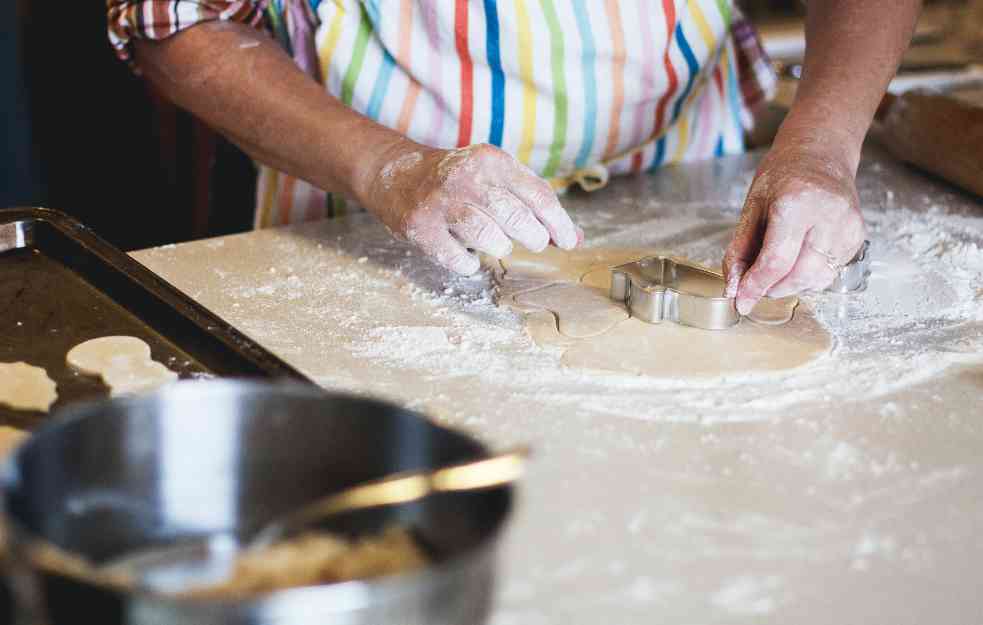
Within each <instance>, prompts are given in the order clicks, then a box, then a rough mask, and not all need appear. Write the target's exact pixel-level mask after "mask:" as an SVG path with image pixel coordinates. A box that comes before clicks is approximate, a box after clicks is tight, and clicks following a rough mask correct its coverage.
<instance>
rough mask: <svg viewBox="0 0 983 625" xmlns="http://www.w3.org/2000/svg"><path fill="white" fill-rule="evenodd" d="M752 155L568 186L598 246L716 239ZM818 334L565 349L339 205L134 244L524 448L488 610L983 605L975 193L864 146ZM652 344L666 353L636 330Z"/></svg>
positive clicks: (541, 613)
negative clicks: (684, 350) (806, 350)
mask: <svg viewBox="0 0 983 625" xmlns="http://www.w3.org/2000/svg"><path fill="white" fill-rule="evenodd" d="M755 162H756V157H755V156H753V155H752V156H747V157H737V158H731V159H726V160H723V161H720V162H716V163H708V164H703V165H695V166H687V167H678V168H670V169H667V170H665V171H663V172H661V173H660V174H658V175H655V176H647V177H642V178H637V179H629V180H623V181H616V182H614V183H613V184H612V185H611V186H610V187H609V188H608V189H605V190H604V191H601V192H599V193H597V194H595V195H591V196H585V195H583V194H573V195H571V196H568V197H566V198H565V199H564V203H565V204H566V205H567V206H568V207H569V208H570V209H571V211H572V212H573V214H574V215H575V216H576V218H577V219H578V220H579V221H580V222H581V224H582V225H583V226H584V227H585V230H586V232H587V235H588V241H589V244H591V245H597V246H607V247H617V246H629V245H632V246H634V245H652V246H657V247H661V248H669V249H672V250H674V251H675V252H676V253H678V254H681V255H686V256H689V257H691V258H693V259H695V260H698V261H704V262H719V260H720V256H721V254H722V247H723V245H725V244H726V242H727V240H728V238H729V236H730V232H731V229H732V228H733V225H734V223H735V220H736V217H737V214H738V212H739V208H740V202H741V199H742V197H743V193H744V192H745V190H746V188H747V186H748V184H749V183H750V180H751V175H752V172H753V168H754V164H755ZM860 181H861V182H860V187H861V197H862V202H863V206H864V209H865V212H866V216H867V218H868V222H869V223H870V226H871V240H872V242H873V247H872V249H873V253H874V259H875V265H874V271H875V274H874V276H873V277H872V280H871V285H870V288H869V289H868V291H867V292H866V293H864V294H863V295H860V296H852V297H848V298H844V297H839V296H825V297H820V298H811V299H809V300H807V304H808V305H811V306H814V307H815V309H816V314H817V315H818V317H819V318H820V319H821V320H822V321H823V323H825V324H826V325H827V326H828V327H829V328H830V330H831V332H832V333H833V335H834V336H835V338H836V347H835V349H834V351H833V353H832V355H831V356H829V357H827V358H825V359H824V360H822V361H820V362H818V363H816V364H815V365H813V366H811V367H809V368H807V369H804V370H801V371H796V372H790V373H787V374H782V375H779V376H774V375H772V376H759V377H752V378H748V379H744V380H739V379H728V380H714V381H712V382H703V383H684V382H680V381H671V380H670V381H665V380H662V381H659V380H649V379H645V378H635V377H631V376H621V375H614V374H599V373H590V372H587V371H571V370H566V369H563V368H562V367H561V365H560V361H559V358H560V357H559V353H558V352H553V351H548V350H542V349H539V348H537V347H535V346H534V345H533V343H532V342H531V340H530V339H529V338H528V337H527V336H526V335H525V333H524V331H523V330H522V327H521V323H520V321H519V319H518V317H516V316H515V315H514V314H512V313H509V312H505V311H502V310H498V309H497V308H495V306H494V304H493V303H492V301H491V290H490V282H489V280H488V276H487V275H486V276H483V277H481V278H480V279H476V280H460V279H454V278H451V277H449V276H448V275H447V274H445V273H443V272H442V271H440V270H438V269H436V268H435V267H434V266H433V265H430V264H429V263H428V262H426V261H424V260H423V259H422V258H421V257H420V256H419V255H417V254H416V253H414V252H412V251H409V250H408V248H406V247H405V246H402V245H400V244H394V243H392V242H390V240H389V238H388V236H387V234H386V233H385V231H384V230H383V229H382V228H381V227H380V226H378V225H377V224H375V223H374V222H373V221H372V220H371V219H368V218H365V217H358V218H353V219H349V220H338V221H335V222H322V223H316V224H309V225H303V226H298V227H292V228H285V229H277V230H269V231H263V232H253V233H248V234H244V235H237V236H231V237H224V238H220V239H213V240H208V241H199V242H194V243H189V244H183V245H178V246H166V247H163V248H157V249H153V250H147V251H143V252H138V253H136V254H135V257H136V258H137V259H138V260H140V261H141V262H142V263H144V264H146V265H147V266H149V267H150V268H151V269H153V270H154V271H156V272H158V273H159V274H161V275H162V276H163V277H164V278H166V279H167V280H169V281H170V282H172V283H173V284H174V285H175V286H177V287H179V288H180V289H182V290H184V291H185V292H187V293H189V294H190V295H192V296H193V297H194V298H195V299H197V300H198V301H200V302H202V303H203V304H204V305H205V306H207V307H208V308H210V309H211V310H213V311H215V312H216V313H218V314H219V315H221V316H222V317H224V318H225V319H227V320H229V321H230V322H232V323H233V324H235V325H236V326H237V327H239V328H240V329H241V330H242V331H244V332H245V333H247V334H249V335H250V336H251V337H253V338H254V339H256V340H257V341H259V342H260V343H261V344H263V345H264V346H266V347H267V348H269V349H270V350H272V351H273V352H274V353H276V354H278V355H279V356H281V357H282V358H284V359H285V360H286V361H287V362H289V363H291V364H292V365H294V366H295V367H297V368H298V369H300V370H301V371H303V372H304V373H305V374H307V375H308V376H310V377H311V379H313V380H315V381H316V382H318V383H319V384H321V385H323V386H325V387H327V388H331V389H343V390H346V391H353V392H357V393H365V394H371V395H375V396H380V397H383V398H386V399H390V400H393V401H396V402H399V403H401V404H404V405H408V406H410V407H412V408H415V409H418V410H421V411H424V412H426V413H427V414H429V415H431V416H432V417H433V418H434V419H436V420H437V421H439V422H442V423H445V424H449V425H451V426H454V427H459V428H463V429H466V430H468V431H470V432H473V433H475V434H476V435H477V436H479V437H480V438H481V439H483V440H484V441H486V442H488V443H490V444H491V445H493V446H496V447H503V446H507V445H510V444H512V443H517V442H528V443H530V444H531V445H532V446H533V447H534V449H535V450H536V456H535V461H534V463H533V465H532V470H531V474H530V476H529V477H528V479H527V480H526V482H525V484H524V486H523V489H522V497H521V502H520V506H519V508H518V510H517V513H516V515H515V517H514V520H513V523H512V525H511V528H510V531H509V533H508V536H507V539H506V543H505V548H504V561H503V567H502V577H501V584H500V598H499V600H498V603H497V607H496V609H495V613H494V616H493V619H492V622H493V623H494V625H512V624H515V625H538V624H557V625H560V624H563V625H567V624H575V623H584V624H591V625H594V624H596V623H611V624H617V625H628V624H634V623H780V624H782V625H787V624H791V623H797V624H813V623H814V624H816V625H819V624H823V625H826V624H829V623H868V624H869V623H891V624H901V623H932V624H933V625H938V624H943V623H953V624H955V623H980V622H983V592H981V579H983V536H981V533H980V532H981V531H983V410H981V407H980V406H981V399H983V314H981V308H983V205H981V204H979V203H977V202H975V201H974V200H971V199H969V198H967V197H965V196H959V195H957V194H954V193H952V192H949V191H946V190H943V189H942V188H941V187H939V186H937V185H935V184H934V183H931V182H929V181H927V180H926V179H925V178H922V177H921V176H918V175H915V174H912V173H910V172H909V171H907V170H905V169H904V168H901V167H898V166H896V165H893V164H891V163H889V162H887V161H885V160H883V159H882V158H881V157H879V156H878V155H876V154H873V153H869V154H867V156H866V158H865V162H864V165H863V167H862V171H861V178H860ZM652 357H653V358H660V357H672V355H671V354H652Z"/></svg>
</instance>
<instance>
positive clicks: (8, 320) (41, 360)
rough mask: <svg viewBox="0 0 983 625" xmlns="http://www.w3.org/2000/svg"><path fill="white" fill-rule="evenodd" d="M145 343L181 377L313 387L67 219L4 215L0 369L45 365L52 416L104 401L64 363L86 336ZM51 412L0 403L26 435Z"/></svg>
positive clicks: (0, 225) (6, 420)
mask: <svg viewBox="0 0 983 625" xmlns="http://www.w3.org/2000/svg"><path fill="white" fill-rule="evenodd" d="M111 335H130V336H136V337H139V338H141V339H143V340H144V341H146V342H147V343H148V344H149V345H150V348H151V351H152V354H153V357H154V359H155V360H157V361H159V362H162V363H164V364H165V365H167V366H168V367H169V368H171V369H172V370H174V371H176V372H177V373H178V374H179V375H180V377H181V378H182V379H188V378H195V377H209V376H222V377H260V378H271V379H273V378H275V379H282V378H291V379H295V380H299V381H302V382H308V383H309V382H310V381H309V380H307V379H306V378H305V377H304V376H303V375H302V374H300V373H299V372H298V371H297V370H295V369H293V368H292V367H291V366H290V365H288V364H286V363H285V362H283V361H282V360H280V359H279V358H277V357H276V356H274V355H273V354H271V353H269V352H268V351H266V350H265V349H264V348H262V347H261V346H259V345H258V344H256V343H255V342H254V341H252V340H251V339H249V338H248V337H246V336H245V335H243V334H242V333H240V332H239V331H238V330H236V329H235V328H234V327H232V326H231V325H229V324H228V323H227V322H225V321H223V320H222V319H221V318H219V317H217V316H216V315H214V314H213V313H211V312H210V311H208V310H207V309H205V308H204V307H202V306H201V305H199V304H198V303H196V302H195V301H193V300H192V299H190V298H189V297H187V296H186V295H184V294H183V293H181V292H180V291H178V290H177V289H175V288H174V287H173V286H171V285H170V284H168V283H167V282H165V281H164V280H163V279H161V278H160V277H159V276H157V275H156V274H154V273H153V272H151V271H150V270H149V269H147V268H146V267H144V266H143V265H141V264H140V263H138V262H136V261H135V260H133V259H132V258H130V257H129V256H128V255H127V254H124V253H123V252H121V251H120V250H118V249H116V248H114V247H113V246H111V245H109V244H108V243H106V242H105V241H103V240H102V239H101V238H99V237H98V236H96V235H95V234H94V233H93V232H92V231H90V230H89V229H88V228H86V227H85V226H83V225H81V224H80V223H78V222H77V221H75V220H74V219H72V218H70V217H68V216H66V215H65V214H63V213H60V212H57V211H53V210H48V209H38V208H32V209H7V210H0V362H18V361H23V362H26V363H28V364H31V365H35V366H38V367H44V368H45V369H46V370H47V372H48V375H49V376H50V377H51V378H52V379H53V380H54V381H55V382H56V383H57V385H58V401H57V403H56V404H55V405H54V406H52V411H54V410H57V409H58V408H59V407H61V406H64V405H65V404H67V403H69V402H74V401H77V400H80V399H94V398H99V397H105V396H107V394H108V389H107V388H106V387H105V386H103V384H102V383H101V382H100V381H98V380H97V379H95V378H92V377H88V376H84V375H79V374H78V373H76V372H74V371H73V370H72V369H71V368H70V367H68V366H67V365H66V364H65V354H66V353H67V352H68V350H69V349H71V348H72V347H74V346H75V345H77V344H79V343H81V342H83V341H86V340H88V339H92V338H97V337H101V336H111ZM46 416H47V415H45V414H42V413H37V412H25V411H17V410H13V409H10V408H7V407H5V406H0V424H3V425H11V426H14V427H19V428H26V429H32V428H33V427H35V426H36V425H37V424H39V423H40V422H41V421H42V420H43V419H44V418H45V417H46Z"/></svg>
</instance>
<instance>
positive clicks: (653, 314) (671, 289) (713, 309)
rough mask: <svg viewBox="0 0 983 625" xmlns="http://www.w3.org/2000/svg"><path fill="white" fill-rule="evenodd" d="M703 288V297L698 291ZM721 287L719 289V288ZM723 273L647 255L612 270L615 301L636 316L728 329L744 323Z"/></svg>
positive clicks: (659, 320)
mask: <svg viewBox="0 0 983 625" xmlns="http://www.w3.org/2000/svg"><path fill="white" fill-rule="evenodd" d="M694 286H699V287H700V291H703V294H701V293H696V292H694V289H693V287H694ZM718 286H719V288H717V287H718ZM724 286H725V285H724V277H723V275H722V274H719V273H716V272H713V271H709V270H707V269H703V268H702V267H697V266H695V265H690V264H687V263H684V262H682V261H679V260H676V259H673V258H669V257H666V256H647V257H645V258H642V259H640V260H636V261H635V262H632V263H627V264H624V265H619V266H618V267H614V268H613V269H611V299H614V300H617V301H619V302H625V304H626V305H627V306H628V312H629V313H630V314H631V316H632V317H637V318H638V319H641V320H642V321H646V322H648V323H659V322H661V321H674V322H676V323H679V324H681V325H685V326H693V327H694V328H703V329H704V330H726V329H727V328H729V327H731V326H733V325H734V324H736V323H737V322H738V321H740V320H741V316H740V315H739V314H738V312H737V307H736V305H735V304H734V298H732V297H723V296H720V295H710V294H709V293H711V292H714V293H721V294H722V293H723V292H724Z"/></svg>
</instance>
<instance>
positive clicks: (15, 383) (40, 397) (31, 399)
mask: <svg viewBox="0 0 983 625" xmlns="http://www.w3.org/2000/svg"><path fill="white" fill-rule="evenodd" d="M55 389H56V385H55V381H54V380H52V379H51V378H49V377H48V372H47V371H45V370H44V369H42V368H41V367H34V366H31V365H29V364H27V363H24V362H13V363H6V362H0V404H3V405H5V406H10V407H11V408H13V409H14V410H33V411H37V412H48V410H49V409H50V408H51V404H53V403H55V400H56V399H58V393H57V391H56V390H55Z"/></svg>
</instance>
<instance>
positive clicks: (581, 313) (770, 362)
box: [499, 249, 832, 379]
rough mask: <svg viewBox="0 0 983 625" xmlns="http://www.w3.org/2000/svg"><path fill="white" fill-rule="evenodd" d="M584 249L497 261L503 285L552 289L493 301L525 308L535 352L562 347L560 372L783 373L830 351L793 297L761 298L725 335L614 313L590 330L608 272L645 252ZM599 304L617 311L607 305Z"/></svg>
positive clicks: (668, 374)
mask: <svg viewBox="0 0 983 625" xmlns="http://www.w3.org/2000/svg"><path fill="white" fill-rule="evenodd" d="M584 252H585V251H583V250H579V251H577V252H575V253H572V254H571V253H568V252H563V251H562V250H551V251H550V252H549V253H544V254H543V255H540V256H539V257H538V258H537V260H536V261H535V262H528V261H527V260H526V259H525V258H523V256H524V255H526V253H524V252H517V253H515V254H513V255H512V256H510V257H509V258H508V259H504V260H503V261H502V262H503V267H504V268H505V271H504V273H503V274H501V275H500V276H499V278H500V279H501V280H502V282H506V283H507V281H508V280H515V281H518V280H540V281H552V282H553V284H552V286H547V287H541V288H539V289H535V290H531V291H526V292H524V293H520V294H516V293H514V292H511V293H509V294H508V297H506V298H500V299H499V303H500V304H501V305H504V306H511V307H519V308H520V310H522V311H525V312H526V313H527V314H526V315H525V321H526V327H527V331H528V332H529V334H530V336H531V337H532V338H533V340H534V341H535V342H536V343H537V344H538V345H540V346H543V347H553V348H561V349H563V350H564V352H563V356H562V362H563V363H564V364H565V365H566V366H568V367H571V368H578V369H595V370H604V371H614V372H622V373H633V374H638V375H647V376H651V377H663V378H696V379H699V378H709V377H720V376H739V375H744V374H750V373H766V372H781V371H787V370H791V369H794V368H797V367H800V366H804V365H807V364H809V363H810V362H812V361H814V360H816V359H818V358H820V357H822V356H823V355H825V354H827V353H828V352H829V351H830V349H831V348H832V337H831V336H830V335H829V333H828V332H827V331H826V329H825V328H824V327H823V326H822V325H821V324H820V323H819V322H818V321H817V320H816V319H815V317H814V316H813V315H812V314H811V311H808V310H800V311H799V313H798V314H795V315H794V316H793V313H794V311H795V309H796V305H797V304H798V300H797V299H796V298H794V297H793V298H784V299H782V300H764V301H762V303H761V304H759V307H758V308H760V309H761V310H760V311H759V310H758V309H756V311H755V316H756V317H758V319H757V322H756V323H741V324H739V325H737V326H735V327H734V328H731V329H729V330H725V331H718V332H712V331H707V330H700V329H696V328H688V327H685V326H681V325H678V324H675V323H661V324H648V323H645V322H642V321H639V320H637V319H629V318H627V314H626V313H622V315H623V316H622V319H621V320H618V321H615V323H614V324H613V325H612V326H611V327H610V329H608V330H602V331H600V332H599V333H597V328H598V327H599V325H601V324H600V323H599V321H598V315H601V313H598V312H596V311H595V310H594V307H599V306H600V305H601V298H602V297H606V294H607V290H608V287H609V285H610V267H612V266H615V265H618V264H621V263H624V262H630V261H631V260H634V259H637V258H640V257H641V256H645V255H649V254H652V253H653V252H652V251H651V250H628V251H626V250H604V249H595V250H590V254H586V253H584ZM568 255H569V256H568ZM516 257H517V258H516ZM510 259H511V262H510ZM527 271H528V272H531V275H529V274H527V273H526V272H527ZM578 282H581V283H579V284H578ZM558 287H562V288H558ZM506 292H507V293H508V287H506ZM550 296H554V297H550ZM607 303H608V304H609V305H614V306H615V307H616V306H617V303H616V302H612V301H610V300H607ZM537 307H538V308H540V309H544V310H548V311H552V312H553V313H556V317H557V319H556V320H553V319H550V318H549V314H548V313H545V312H544V311H543V310H538V311H536V312H532V313H529V312H528V311H529V310H530V308H537ZM558 309H559V312H557V311H558ZM621 310H622V311H623V310H624V309H623V307H622V309H621ZM564 311H565V312H564ZM758 313H760V314H758ZM601 318H603V315H601ZM789 319H790V320H789ZM769 320H771V324H775V323H779V322H787V323H786V325H769V324H768V321H769ZM572 337H584V338H579V339H578V338H572Z"/></svg>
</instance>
